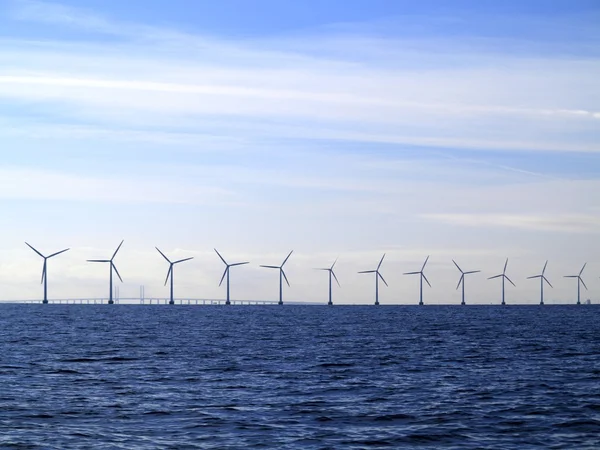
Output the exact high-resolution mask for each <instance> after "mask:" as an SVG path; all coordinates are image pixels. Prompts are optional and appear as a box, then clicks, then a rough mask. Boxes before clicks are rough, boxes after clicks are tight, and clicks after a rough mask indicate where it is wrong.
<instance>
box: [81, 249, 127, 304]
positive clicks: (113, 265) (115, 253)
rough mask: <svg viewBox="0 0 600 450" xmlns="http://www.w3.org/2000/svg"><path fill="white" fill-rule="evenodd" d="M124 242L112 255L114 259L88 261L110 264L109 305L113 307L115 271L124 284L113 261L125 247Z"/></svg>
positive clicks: (90, 260)
mask: <svg viewBox="0 0 600 450" xmlns="http://www.w3.org/2000/svg"><path fill="white" fill-rule="evenodd" d="M123 242H125V241H124V240H123V241H121V243H120V244H119V246H118V247H117V249H116V250H115V252H114V253H113V255H112V258H110V259H88V262H95V263H109V273H110V276H109V280H110V281H109V297H108V304H109V305H113V304H114V303H115V302H114V301H113V270H114V271H115V273H116V274H117V276H118V277H119V280H121V283H122V282H123V278H121V275H120V274H119V271H118V270H117V266H115V263H114V262H113V260H114V259H115V256H117V253H118V252H119V250H120V248H121V245H123Z"/></svg>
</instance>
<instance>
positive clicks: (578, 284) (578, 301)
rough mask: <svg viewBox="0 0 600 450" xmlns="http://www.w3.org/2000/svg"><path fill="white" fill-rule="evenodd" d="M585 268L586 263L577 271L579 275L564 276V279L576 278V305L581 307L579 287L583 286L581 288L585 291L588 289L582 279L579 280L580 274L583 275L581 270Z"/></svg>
mask: <svg viewBox="0 0 600 450" xmlns="http://www.w3.org/2000/svg"><path fill="white" fill-rule="evenodd" d="M585 266H587V263H585V264H584V265H583V267H582V268H581V270H580V271H579V275H566V276H565V278H577V304H578V305H581V298H580V297H581V295H580V294H581V285H582V284H583V287H584V288H585V290H586V291H587V290H588V288H587V286H586V285H585V282H584V281H583V278H581V274H582V273H583V269H585Z"/></svg>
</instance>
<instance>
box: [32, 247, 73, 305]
mask: <svg viewBox="0 0 600 450" xmlns="http://www.w3.org/2000/svg"><path fill="white" fill-rule="evenodd" d="M25 244H27V242H25ZM27 246H28V247H29V248H30V249H31V250H33V251H34V252H36V253H37V254H38V255H40V256H41V257H42V258H44V267H43V268H42V283H44V301H43V302H42V303H43V304H44V305H47V304H48V269H47V268H48V260H49V259H50V258H53V257H55V256H57V255H60V254H61V253H64V252H66V251H67V250H69V249H68V248H67V249H65V250H61V251H60V252H56V253H52V254H51V255H49V256H44V255H42V254H41V253H40V252H38V251H37V250H36V249H35V248H33V247H32V246H31V245H29V244H27Z"/></svg>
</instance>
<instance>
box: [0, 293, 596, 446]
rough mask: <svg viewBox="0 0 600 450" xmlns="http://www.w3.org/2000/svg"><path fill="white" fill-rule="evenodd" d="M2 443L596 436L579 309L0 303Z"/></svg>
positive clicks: (407, 442) (487, 441)
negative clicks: (112, 305)
mask: <svg viewBox="0 0 600 450" xmlns="http://www.w3.org/2000/svg"><path fill="white" fill-rule="evenodd" d="M0 447H1V448H19V449H22V448H23V449H28V448H32V449H33V448H57V449H65V448H92V447H93V448H111V449H112V448H123V449H136V448H140V449H141V448H172V449H187V448H215V449H216V448H218V449H222V448H309V449H310V448H315V449H321V448H335V449H337V448H357V449H358V448H414V447H419V448H488V449H492V448H498V449H508V448H519V449H521V448H557V449H558V448H561V449H562V448H578V449H586V448H589V449H598V448H600V308H599V307H595V306H579V307H577V306H546V307H539V306H535V307H533V306H508V307H504V308H503V307H500V306H467V307H459V306H454V307H437V306H425V307H416V306H415V307H408V306H407V307H386V306H382V307H379V308H376V307H373V306H369V307H359V306H354V307H351V306H336V307H325V306H283V307H279V306H233V307H225V306H220V307H218V306H206V307H202V306H179V305H178V306H172V307H169V306H125V305H115V306H114V307H110V306H107V305H97V306H92V305H46V306H43V305H0Z"/></svg>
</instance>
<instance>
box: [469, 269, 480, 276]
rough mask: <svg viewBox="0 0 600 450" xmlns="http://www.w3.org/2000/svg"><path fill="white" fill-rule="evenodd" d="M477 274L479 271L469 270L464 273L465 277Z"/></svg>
mask: <svg viewBox="0 0 600 450" xmlns="http://www.w3.org/2000/svg"><path fill="white" fill-rule="evenodd" d="M479 272H481V270H471V271H469V272H465V275H470V274H472V273H479Z"/></svg>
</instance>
